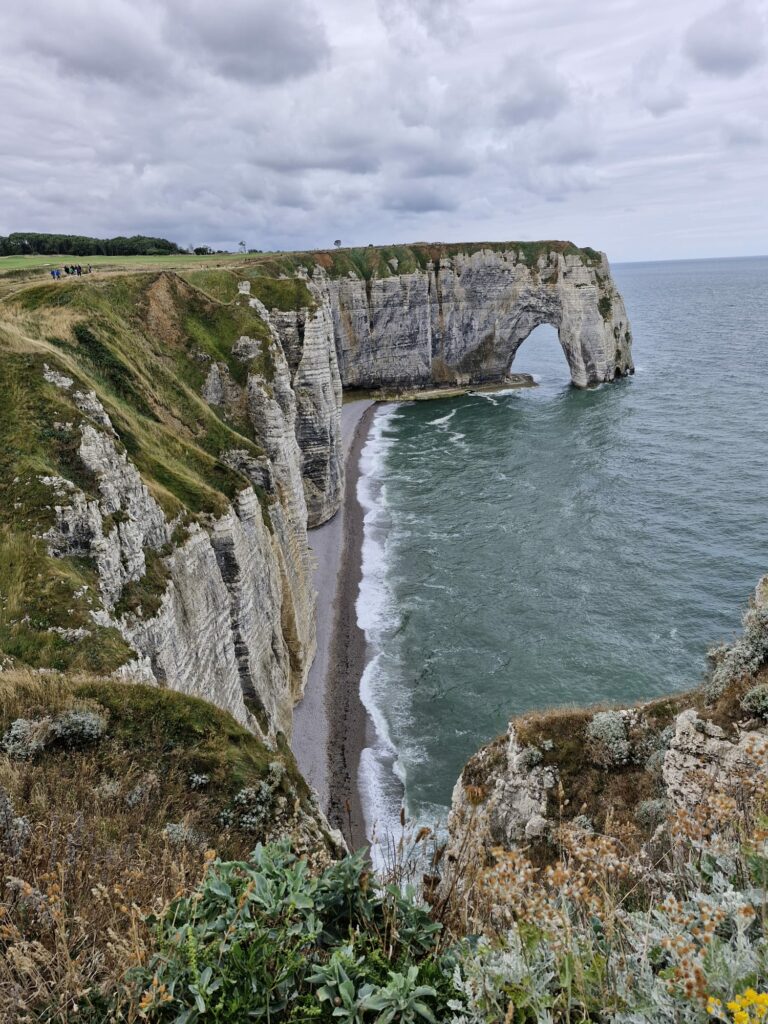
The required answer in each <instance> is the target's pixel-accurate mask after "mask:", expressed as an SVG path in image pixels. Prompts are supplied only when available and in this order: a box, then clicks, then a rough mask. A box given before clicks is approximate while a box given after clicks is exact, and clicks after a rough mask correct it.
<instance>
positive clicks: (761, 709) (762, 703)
mask: <svg viewBox="0 0 768 1024" xmlns="http://www.w3.org/2000/svg"><path fill="white" fill-rule="evenodd" d="M741 707H742V709H743V710H744V711H746V712H747V713H748V714H750V715H757V716H758V717H759V718H768V684H766V683H761V684H760V685H759V686H753V687H752V689H751V690H748V691H747V692H746V693H745V694H744V696H743V697H742V698H741Z"/></svg>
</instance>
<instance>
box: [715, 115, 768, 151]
mask: <svg viewBox="0 0 768 1024" xmlns="http://www.w3.org/2000/svg"><path fill="white" fill-rule="evenodd" d="M722 134H723V140H724V141H725V143H726V144H727V145H728V146H747V147H749V146H761V145H762V144H763V143H764V142H765V141H766V132H765V127H764V126H763V124H762V123H761V122H760V121H758V120H757V119H756V118H754V117H749V116H747V115H744V116H739V117H734V118H732V119H730V120H728V121H726V123H725V124H724V125H723V128H722Z"/></svg>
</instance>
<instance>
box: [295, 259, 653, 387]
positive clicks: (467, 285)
mask: <svg viewBox="0 0 768 1024" xmlns="http://www.w3.org/2000/svg"><path fill="white" fill-rule="evenodd" d="M432 257H433V258H432V259H430V260H428V261H427V262H426V265H425V267H424V268H423V269H422V268H421V267H419V268H418V269H415V270H412V271H410V272H405V271H403V272H400V271H399V264H398V260H397V257H395V258H394V259H393V260H392V261H391V264H390V273H389V275H388V276H385V277H372V278H366V277H364V276H362V275H360V274H357V273H355V271H354V270H350V271H349V272H348V273H347V274H346V275H344V276H341V277H330V276H328V275H327V274H326V273H325V272H324V271H323V270H322V269H318V270H316V271H315V273H314V280H315V281H316V283H317V284H318V286H319V287H320V288H321V289H322V290H323V291H325V292H327V294H328V298H329V302H330V307H331V310H332V315H333V327H334V335H335V340H336V348H337V352H338V359H339V366H340V370H341V379H342V381H343V383H344V386H345V387H359V388H381V387H383V388H395V389H396V388H414V387H433V386H436V385H438V386H439V385H444V384H458V385H470V384H480V383H489V382H497V381H501V380H503V378H504V376H505V374H506V373H507V371H508V370H509V368H510V365H511V364H512V361H513V359H514V356H515V353H516V352H517V350H518V348H519V347H520V345H521V344H522V343H523V342H524V341H525V339H526V338H527V337H528V335H529V334H530V333H531V331H532V330H533V329H534V328H535V327H537V326H539V325H540V324H545V323H546V324H551V325H552V326H553V327H555V328H556V329H557V331H558V335H559V338H560V343H561V345H562V347H563V352H564V354H565V357H566V359H567V361H568V366H569V368H570V372H571V379H572V381H573V383H574V384H575V385H577V386H578V387H586V386H588V385H592V384H599V383H602V382H603V381H610V380H613V379H614V378H615V377H617V376H623V375H625V374H628V373H632V372H633V369H634V368H633V364H632V355H631V340H632V335H631V329H630V326H629V321H628V319H627V313H626V310H625V308H624V303H623V301H622V298H621V296H620V295H619V293H618V291H617V289H616V287H615V285H614V283H613V279H612V277H611V272H610V268H609V266H608V261H607V259H606V258H605V256H604V255H603V254H600V253H596V252H593V251H592V250H581V249H576V248H575V247H573V246H568V245H563V244H562V243H551V244H548V243H541V244H540V246H539V247H538V248H537V249H536V250H534V252H533V253H532V252H531V251H530V250H526V249H524V248H518V247H517V246H515V245H514V244H513V243H510V245H509V247H508V248H507V247H503V246H494V247H488V248H483V247H480V248H477V249H476V250H475V251H462V249H461V247H459V246H446V247H442V248H440V249H438V250H437V251H436V252H433V253H432Z"/></svg>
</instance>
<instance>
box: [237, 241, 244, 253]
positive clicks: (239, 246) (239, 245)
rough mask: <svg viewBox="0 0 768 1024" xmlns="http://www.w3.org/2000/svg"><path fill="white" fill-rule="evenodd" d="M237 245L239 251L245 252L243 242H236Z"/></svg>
mask: <svg viewBox="0 0 768 1024" xmlns="http://www.w3.org/2000/svg"><path fill="white" fill-rule="evenodd" d="M237 246H238V248H239V250H240V252H245V242H238V243H237Z"/></svg>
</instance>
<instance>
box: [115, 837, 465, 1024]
mask: <svg viewBox="0 0 768 1024" xmlns="http://www.w3.org/2000/svg"><path fill="white" fill-rule="evenodd" d="M438 930H439V928H438V926H437V925H435V924H434V922H432V921H430V920H429V917H428V916H427V915H426V914H425V912H424V911H423V910H421V908H419V907H418V906H417V905H416V903H415V901H414V899H413V896H412V895H407V894H403V893H401V892H400V891H399V890H394V891H393V889H392V888H388V887H386V886H382V885H380V884H377V883H376V882H375V881H374V880H373V879H372V878H371V877H370V875H369V872H368V867H367V864H366V862H365V860H364V859H363V857H362V856H361V855H359V856H355V857H350V858H347V859H346V860H345V861H343V862H341V863H339V864H336V865H333V866H332V867H330V868H328V869H327V870H326V871H325V872H324V873H323V874H322V875H320V876H319V877H313V876H312V875H311V874H310V872H309V869H308V866H307V863H306V861H303V860H300V859H298V858H297V857H295V856H294V855H293V854H292V853H291V852H290V850H289V847H288V845H287V844H285V843H281V844H276V845H272V846H266V847H264V846H257V847H256V849H255V850H254V851H253V853H252V855H251V857H250V859H249V860H248V861H247V862H243V861H233V862H224V861H219V860H211V861H210V862H209V866H208V871H207V873H206V875H205V878H204V879H203V881H202V882H201V884H200V885H199V886H198V888H197V890H196V891H195V892H194V893H192V894H191V896H189V897H183V898H181V899H177V900H175V901H174V902H173V903H172V904H171V905H170V907H169V908H168V909H167V911H166V912H165V913H164V914H163V915H162V916H161V918H160V920H159V921H158V924H157V932H156V934H157V946H156V950H155V953H154V955H153V956H152V957H151V959H150V960H149V962H148V963H147V964H146V966H144V967H141V968H138V969H133V970H132V971H130V972H129V973H128V976H127V981H128V985H129V988H130V990H131V992H132V993H133V994H132V995H131V997H130V1001H131V1011H132V1012H133V1013H135V1012H136V1010H138V1011H139V1013H140V1014H141V1016H142V1019H145V1020H147V1021H150V1022H161V1021H162V1022H165V1021H168V1022H170V1021H189V1022H190V1024H191V1022H192V1021H195V1020H198V1019H210V1020H212V1021H221V1022H225V1021H239V1020H251V1019H265V1020H268V1021H271V1022H273V1024H278V1022H282V1021H285V1022H288V1021H298V1020H303V1021H306V1020H310V1019H312V1018H315V1017H322V1019H324V1020H330V1019H334V1020H339V1021H340V1022H341V1024H345V1022H347V1024H363V1022H364V1021H365V1022H366V1024H368V1022H370V1024H373V1022H374V1021H380V1022H382V1024H383V1022H390V1021H391V1022H400V1024H417V1022H423V1021H427V1022H428V1024H434V1022H435V1021H436V1020H446V1011H447V1005H446V1004H447V998H448V996H449V995H455V994H456V993H455V992H453V989H452V986H451V985H450V983H449V982H448V981H447V976H446V975H447V967H446V966H445V965H444V964H443V962H442V960H441V958H440V956H439V954H438V953H437V951H436V941H435V939H436V934H437V932H438ZM430 967H431V968H432V969H433V970H435V969H436V970H437V974H438V977H439V978H440V979H442V981H441V987H442V988H443V989H444V990H445V992H446V993H447V995H442V996H441V995H440V994H439V993H438V988H437V987H436V986H434V985H430V984H424V983H421V982H420V978H419V975H420V973H421V971H422V969H425V970H426V971H427V972H428V971H429V970H430ZM326 1006H327V1008H328V1011H329V1014H325V1013H324V1012H323V1008H324V1007H326ZM298 1008H300V1011H299V1009H298ZM438 1010H440V1011H443V1012H441V1013H439V1014H437V1013H436V1011H438ZM317 1011H319V1012H317ZM297 1013H298V1014H299V1015H298V1016H297V1015H296V1014H297ZM129 1016H130V1015H129ZM131 1019H133V1018H132V1017H131Z"/></svg>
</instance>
